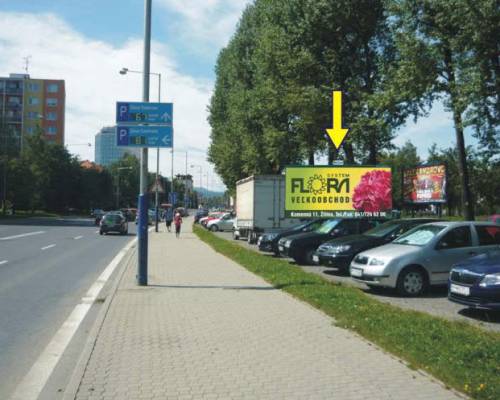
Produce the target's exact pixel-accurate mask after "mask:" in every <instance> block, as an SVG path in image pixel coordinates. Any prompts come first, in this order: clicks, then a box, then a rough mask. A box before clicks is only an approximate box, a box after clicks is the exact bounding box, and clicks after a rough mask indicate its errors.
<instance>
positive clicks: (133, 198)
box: [108, 153, 154, 208]
mask: <svg viewBox="0 0 500 400" xmlns="http://www.w3.org/2000/svg"><path fill="white" fill-rule="evenodd" d="M108 171H109V173H110V175H111V177H112V179H113V181H114V187H115V189H114V193H115V202H114V203H113V204H116V199H117V198H118V185H119V188H120V192H119V204H117V206H118V208H121V207H132V206H135V205H137V199H138V193H139V180H140V165H139V160H138V159H137V157H136V156H134V155H132V154H128V153H125V154H124V155H123V157H122V159H121V160H119V161H116V162H114V163H113V164H111V165H110V166H109V168H108ZM153 182H154V174H149V176H148V188H149V187H151V185H152V184H153Z"/></svg>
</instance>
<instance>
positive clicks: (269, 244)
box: [257, 219, 324, 255]
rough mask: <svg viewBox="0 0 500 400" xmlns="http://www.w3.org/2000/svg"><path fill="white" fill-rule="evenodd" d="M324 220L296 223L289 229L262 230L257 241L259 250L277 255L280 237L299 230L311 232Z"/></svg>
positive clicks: (293, 233)
mask: <svg viewBox="0 0 500 400" xmlns="http://www.w3.org/2000/svg"><path fill="white" fill-rule="evenodd" d="M323 222H324V220H321V219H313V220H308V221H305V222H302V223H300V224H297V225H295V226H293V227H291V228H289V229H282V230H270V231H268V232H264V233H263V234H262V235H261V236H260V237H259V240H258V241H257V246H259V250H260V251H263V252H269V253H274V254H275V255H279V253H280V252H279V248H278V242H279V240H280V239H281V238H284V237H287V236H291V235H295V234H297V233H301V232H311V231H314V230H315V229H317V228H319V226H320V225H321V224H322V223H323Z"/></svg>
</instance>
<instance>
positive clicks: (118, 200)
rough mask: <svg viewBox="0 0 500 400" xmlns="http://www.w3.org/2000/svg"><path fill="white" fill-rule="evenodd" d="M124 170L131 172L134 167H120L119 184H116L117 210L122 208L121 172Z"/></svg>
mask: <svg viewBox="0 0 500 400" xmlns="http://www.w3.org/2000/svg"><path fill="white" fill-rule="evenodd" d="M123 169H128V170H131V169H132V167H118V168H117V170H118V176H117V182H116V209H117V210H118V209H119V208H120V171H121V170H123Z"/></svg>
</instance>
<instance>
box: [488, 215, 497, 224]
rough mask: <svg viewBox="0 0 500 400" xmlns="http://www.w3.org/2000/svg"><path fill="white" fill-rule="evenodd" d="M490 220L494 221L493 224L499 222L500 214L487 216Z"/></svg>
mask: <svg viewBox="0 0 500 400" xmlns="http://www.w3.org/2000/svg"><path fill="white" fill-rule="evenodd" d="M488 220H490V221H491V222H494V223H495V224H500V214H493V215H492V216H491V217H489V218H488Z"/></svg>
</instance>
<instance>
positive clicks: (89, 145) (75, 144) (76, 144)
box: [65, 143, 92, 147]
mask: <svg viewBox="0 0 500 400" xmlns="http://www.w3.org/2000/svg"><path fill="white" fill-rule="evenodd" d="M65 146H66V147H67V146H87V147H92V144H91V143H67V144H66V145H65Z"/></svg>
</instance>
